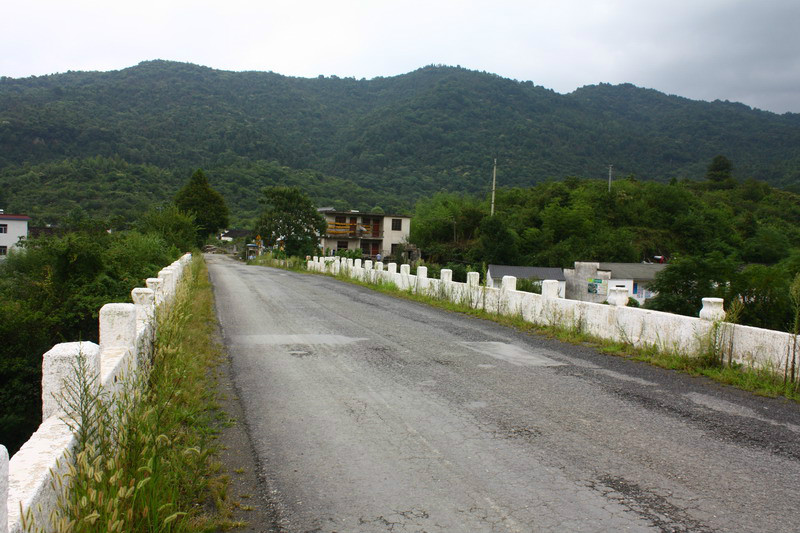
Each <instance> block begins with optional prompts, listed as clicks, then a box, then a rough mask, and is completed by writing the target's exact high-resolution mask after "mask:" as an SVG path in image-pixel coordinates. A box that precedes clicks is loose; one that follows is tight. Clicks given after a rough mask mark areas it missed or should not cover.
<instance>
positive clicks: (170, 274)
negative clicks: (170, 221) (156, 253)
mask: <svg viewBox="0 0 800 533" xmlns="http://www.w3.org/2000/svg"><path fill="white" fill-rule="evenodd" d="M191 259H192V256H191V254H186V255H184V256H183V257H181V258H180V259H178V260H177V261H175V262H174V263H172V264H171V265H170V266H168V267H166V268H164V269H162V270H161V271H160V272H159V273H158V277H157V278H149V279H147V281H146V285H147V288H136V289H133V291H131V297H132V299H133V303H111V304H106V305H104V306H103V307H102V308H101V309H100V317H99V328H100V344H99V345H97V344H95V343H93V342H67V343H62V344H56V345H55V346H53V348H51V349H50V350H49V351H48V352H47V353H45V354H44V356H43V361H42V419H43V421H42V424H41V425H40V426H39V429H37V430H36V432H35V433H34V434H33V435H32V436H31V438H30V439H28V441H27V442H26V443H25V444H23V445H22V447H21V448H20V449H19V451H18V452H17V453H15V454H14V456H13V457H12V458H11V460H10V461H9V458H8V452H7V450H6V448H5V447H4V446H2V445H0V533H22V531H23V529H22V517H23V515H24V514H27V513H28V512H30V513H32V515H33V517H34V520H35V522H36V523H37V524H38V525H39V526H40V527H41V526H42V525H44V524H47V523H49V518H50V513H51V511H52V510H54V509H55V507H56V505H57V503H58V498H59V496H60V494H59V492H58V491H56V490H55V489H54V488H53V485H54V484H52V483H51V482H52V481H53V480H54V479H55V478H56V476H58V475H61V474H64V473H65V472H66V471H67V470H68V468H69V465H68V464H67V459H68V454H69V453H70V452H71V451H72V450H73V448H74V446H75V445H76V443H77V441H76V437H75V435H73V433H72V431H71V430H70V428H69V426H68V425H67V423H66V422H65V421H64V418H65V412H64V402H63V401H61V400H60V398H62V396H63V394H62V393H63V391H64V390H65V386H66V384H67V383H68V380H69V378H70V377H71V376H73V375H74V373H75V364H76V361H77V358H78V356H79V355H82V356H83V357H84V360H85V361H86V363H87V367H88V370H89V372H90V373H91V375H93V376H94V377H96V383H97V384H98V385H97V386H99V387H102V388H103V389H104V390H105V391H107V392H109V393H110V394H111V395H114V393H115V392H117V391H118V389H119V387H120V386H121V384H122V379H121V378H123V377H124V376H125V374H126V373H127V372H130V371H132V370H135V369H136V368H137V367H138V366H139V364H140V359H139V358H140V357H149V356H150V354H151V352H152V348H153V345H152V342H153V338H154V333H155V327H156V322H155V310H156V308H157V307H158V306H160V305H162V304H165V303H169V302H171V301H172V299H173V298H174V296H175V292H176V289H177V286H178V282H179V281H180V279H181V277H182V276H183V273H184V271H185V269H186V266H187V265H188V264H189V262H190V261H191Z"/></svg>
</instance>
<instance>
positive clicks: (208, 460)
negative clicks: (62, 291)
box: [25, 258, 224, 533]
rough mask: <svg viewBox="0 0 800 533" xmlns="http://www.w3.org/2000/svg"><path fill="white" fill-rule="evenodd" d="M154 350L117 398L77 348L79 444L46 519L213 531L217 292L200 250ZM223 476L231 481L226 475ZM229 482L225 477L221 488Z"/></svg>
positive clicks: (71, 408) (74, 392)
mask: <svg viewBox="0 0 800 533" xmlns="http://www.w3.org/2000/svg"><path fill="white" fill-rule="evenodd" d="M157 320H158V330H157V334H156V336H155V348H154V351H153V354H152V358H145V363H144V365H143V367H140V369H139V370H138V371H136V372H131V373H130V374H129V376H130V377H128V378H127V379H125V380H124V381H123V383H122V384H121V388H120V391H119V392H118V393H117V397H116V400H115V401H113V402H112V401H111V398H110V396H109V395H108V394H107V393H103V392H100V391H99V390H98V387H97V386H96V384H95V383H93V382H92V380H91V379H87V378H86V376H87V375H88V374H87V372H86V368H85V365H84V362H83V361H82V360H81V359H80V358H79V359H78V362H77V364H76V377H75V380H74V382H73V384H71V385H70V387H69V390H70V392H69V394H68V395H67V397H65V398H64V402H65V404H66V405H65V407H66V410H67V411H68V412H71V413H72V415H70V420H69V423H70V424H72V425H74V427H75V429H76V430H77V433H76V434H77V435H78V446H77V447H76V449H75V451H74V453H73V457H72V461H71V463H72V466H70V467H69V470H68V473H67V474H66V475H65V476H63V477H61V478H57V479H56V480H55V484H57V485H65V486H66V487H67V490H66V491H65V496H64V497H63V498H62V499H61V500H60V501H59V503H58V507H57V509H56V511H55V512H54V513H53V514H52V515H51V517H50V524H49V525H48V526H47V527H39V526H37V525H35V524H32V523H30V516H29V517H28V518H29V520H28V523H27V524H26V525H25V526H26V531H42V532H43V531H47V532H63V533H71V532H75V533H94V532H96V533H101V532H103V533H106V532H109V533H110V532H159V533H160V532H164V533H166V532H184V531H186V532H188V531H214V530H217V528H218V527H219V523H218V522H217V517H216V516H215V514H216V512H215V511H214V509H213V506H209V505H204V502H206V501H208V500H211V499H213V497H212V496H213V495H211V492H213V490H214V489H215V488H216V489H217V490H219V482H220V479H219V478H218V477H215V476H216V472H217V470H218V468H219V465H218V464H217V463H216V461H215V459H214V451H215V448H214V433H215V429H214V428H215V419H216V418H217V417H218V415H219V413H218V411H217V410H216V398H215V394H216V393H215V391H216V388H215V386H214V384H213V379H214V378H213V375H212V373H211V372H210V371H209V369H210V368H212V367H214V366H215V365H216V364H217V363H218V362H219V361H220V357H221V353H222V352H221V349H220V347H219V345H218V344H216V343H215V342H214V339H213V335H214V331H215V329H214V328H215V318H214V314H213V296H212V293H211V289H210V284H209V281H208V276H207V271H206V268H205V264H204V263H203V261H202V259H200V258H196V259H195V260H194V261H193V262H192V264H191V267H190V268H189V269H188V271H187V273H186V275H185V277H184V281H183V282H182V283H181V286H180V288H179V290H178V294H177V296H176V298H175V301H174V303H173V304H172V306H171V307H170V308H169V309H167V310H162V311H161V312H159V313H158V317H157ZM223 485H224V484H223ZM222 490H224V487H223V488H222Z"/></svg>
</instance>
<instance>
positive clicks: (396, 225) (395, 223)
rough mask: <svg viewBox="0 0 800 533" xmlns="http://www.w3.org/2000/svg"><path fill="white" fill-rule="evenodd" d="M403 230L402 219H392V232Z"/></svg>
mask: <svg viewBox="0 0 800 533" xmlns="http://www.w3.org/2000/svg"><path fill="white" fill-rule="evenodd" d="M402 229H403V219H402V218H393V219H392V231H402Z"/></svg>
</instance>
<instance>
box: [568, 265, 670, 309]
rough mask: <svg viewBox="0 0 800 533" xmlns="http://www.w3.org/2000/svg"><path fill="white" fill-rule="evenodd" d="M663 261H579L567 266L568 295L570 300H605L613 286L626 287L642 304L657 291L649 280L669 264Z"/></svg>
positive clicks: (632, 296) (615, 287)
mask: <svg viewBox="0 0 800 533" xmlns="http://www.w3.org/2000/svg"><path fill="white" fill-rule="evenodd" d="M666 266H667V265H666V264H662V263H592V262H579V261H576V262H575V268H565V269H564V277H565V278H566V297H567V298H569V299H570V300H581V301H584V302H595V303H602V302H604V301H606V299H607V298H608V295H609V291H610V290H611V289H625V290H626V291H627V293H628V296H629V297H630V298H633V299H635V300H636V301H638V302H639V303H640V304H643V303H645V302H646V301H647V300H648V299H649V298H652V297H653V296H655V294H654V293H653V292H652V291H651V290H650V289H649V284H650V283H651V282H652V281H653V280H654V279H655V277H656V274H657V273H659V272H660V271H662V270H664V268H666Z"/></svg>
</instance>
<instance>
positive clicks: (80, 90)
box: [0, 61, 800, 217]
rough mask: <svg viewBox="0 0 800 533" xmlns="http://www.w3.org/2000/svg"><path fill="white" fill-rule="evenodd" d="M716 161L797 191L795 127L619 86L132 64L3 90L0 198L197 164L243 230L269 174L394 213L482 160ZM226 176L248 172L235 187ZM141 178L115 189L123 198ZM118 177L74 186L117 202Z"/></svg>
mask: <svg viewBox="0 0 800 533" xmlns="http://www.w3.org/2000/svg"><path fill="white" fill-rule="evenodd" d="M717 154H724V155H725V156H726V157H728V159H730V160H731V161H732V162H733V165H734V169H735V170H734V174H735V175H736V176H737V177H740V178H745V177H753V178H757V179H762V180H765V181H767V182H769V183H770V184H772V185H776V186H784V187H785V186H798V185H800V115H798V114H785V115H776V114H774V113H770V112H765V111H759V110H754V109H751V108H749V107H747V106H745V105H742V104H737V103H730V102H719V101H717V102H711V103H708V102H699V101H692V100H689V99H686V98H680V97H676V96H668V95H665V94H663V93H659V92H658V91H655V90H651V89H641V88H638V87H635V86H633V85H617V86H612V85H607V84H601V85H595V86H588V87H583V88H581V89H578V90H576V91H574V92H573V93H570V94H567V95H560V94H557V93H555V92H554V91H551V90H548V89H545V88H543V87H540V86H536V85H534V84H533V83H531V82H518V81H514V80H509V79H505V78H502V77H499V76H496V75H493V74H488V73H483V72H475V71H470V70H466V69H462V68H457V67H444V66H428V67H424V68H421V69H419V70H416V71H414V72H411V73H408V74H404V75H401V76H395V77H389V78H376V79H372V80H356V79H353V78H337V77H319V78H312V79H306V78H292V77H287V76H282V75H279V74H275V73H272V72H228V71H220V70H214V69H210V68H206V67H201V66H196V65H192V64H186V63H175V62H168V61H147V62H144V63H141V64H139V65H137V66H135V67H131V68H127V69H124V70H120V71H113V72H68V73H65V74H56V75H50V76H40V77H31V78H24V79H11V78H0V186H5V184H8V183H9V180H12V181H14V183H15V184H16V186H19V185H20V183H21V182H20V180H21V179H22V178H20V176H21V175H25V173H26V172H28V171H29V167H31V166H37V165H38V167H37V169H38V170H37V172H39V174H43V175H44V178H43V179H39V181H35V180H34V181H29V182H28V183H27V184H24V180H23V181H22V183H23V184H24V185H26V186H27V187H28V189H27V190H26V193H25V197H26V200H25V201H24V202H23V201H22V200H16V199H17V198H18V196H17V193H10V192H8V191H6V192H5V193H4V192H2V191H0V202H3V201H5V202H6V203H12V204H13V202H15V201H16V202H17V203H18V204H22V205H19V207H20V208H26V209H29V210H30V209H32V207H31V206H28V205H26V204H27V202H29V201H35V198H36V197H37V191H36V190H33V189H32V188H35V187H37V186H42V187H46V186H47V182H48V179H47V172H48V171H47V168H50V167H51V166H52V165H56V166H57V167H58V168H61V169H62V170H63V165H65V164H67V165H68V164H69V163H68V162H65V160H72V161H73V163H75V161H78V163H77V165H78V166H81V165H86V160H87V159H88V158H95V157H96V156H101V159H102V158H105V159H110V160H114V161H116V162H117V163H115V164H114V165H116V166H119V165H123V166H124V165H131V167H130V168H136V169H139V170H138V172H139V174H140V175H141V174H142V173H143V172H144V173H146V174H148V175H150V174H152V176H153V177H154V178H153V179H155V178H156V177H158V176H160V178H159V181H158V184H157V186H156V187H152V186H146V185H145V186H143V187H144V189H143V190H146V191H148V194H150V196H152V197H153V198H161V197H164V196H168V195H169V194H171V192H173V191H174V190H175V189H177V187H178V186H180V184H181V183H182V182H183V181H184V180H185V179H187V178H188V176H189V174H190V173H191V170H192V169H194V168H197V167H203V168H204V169H206V170H207V173H208V175H209V177H210V179H211V181H212V185H214V186H217V187H219V188H220V189H227V190H228V191H229V192H230V193H231V194H233V198H231V199H229V201H231V203H232V208H233V212H234V217H236V216H237V215H238V216H240V217H247V216H252V214H253V212H254V209H255V208H256V204H255V202H254V200H253V198H254V195H255V194H256V193H257V189H258V188H259V187H260V186H263V185H264V184H269V183H270V181H275V180H276V179H277V180H278V181H280V180H279V177H276V176H275V174H274V172H273V173H272V178H269V177H268V176H267V174H269V173H270V172H272V171H274V170H275V169H283V170H282V171H281V172H289V173H292V175H293V176H294V178H295V180H296V181H299V182H300V184H301V185H305V184H306V181H307V182H308V185H309V187H310V188H311V191H312V193H313V194H314V195H315V197H316V198H317V199H318V200H319V201H322V200H323V198H324V200H325V201H326V203H328V204H332V203H333V204H336V203H338V204H345V203H348V204H350V205H351V206H353V207H356V206H357V205H361V206H362V207H372V206H374V205H376V204H380V205H381V206H382V207H384V208H391V209H393V210H394V209H406V210H407V209H408V208H410V207H411V206H412V205H413V202H414V201H415V200H416V199H417V198H420V197H422V196H426V195H429V194H431V193H433V192H436V191H440V190H447V191H468V192H477V191H482V190H486V188H487V187H488V183H489V176H490V174H491V162H492V158H493V157H497V158H498V165H499V167H498V179H499V182H500V183H501V184H503V185H506V186H509V185H510V186H530V185H533V184H535V183H538V182H541V181H545V180H547V179H550V178H556V179H561V178H563V177H565V176H568V175H578V176H583V177H602V176H603V175H604V174H605V173H606V170H605V169H606V168H607V165H609V164H613V165H614V168H615V172H616V173H617V174H618V175H628V174H635V175H636V176H637V177H638V178H640V179H654V180H659V181H666V180H668V179H670V178H672V177H678V178H681V177H688V178H700V177H702V175H703V173H704V170H705V167H706V165H708V163H709V162H710V161H711V159H712V158H713V157H714V156H715V155H717ZM95 161H96V160H95ZM26 165H27V166H26ZM101 166H102V165H101ZM106 166H107V164H106ZM26 169H28V170H26ZM142 169H147V170H142ZM237 169H238V170H237ZM265 169H267V170H265ZM269 169H272V171H270V170H269ZM114 172H118V169H115V170H114ZM69 174H70V172H62V173H61V175H62V176H63V175H69ZM100 174H102V173H100ZM123 174H124V172H123ZM240 174H241V175H247V176H249V178H247V180H245V181H247V184H246V185H245V184H243V183H238V182H237V180H238V179H239V178H238V177H237V175H240ZM115 175H116V174H115ZM156 175H158V176H156ZM215 176H219V178H220V180H217V179H216V178H215ZM98 179H101V178H98ZM149 179H150V178H148V179H136V180H133V181H131V182H129V183H128V184H127V189H129V190H128V193H130V194H134V190H135V189H136V187H137V186H138V185H137V183H141V184H146V183H147V182H148V180H149ZM222 179H224V183H223V182H221V180H222ZM84 181H85V180H84ZM125 181H126V180H118V183H117V185H114V184H113V183H112V184H109V183H108V182H107V181H103V182H102V183H100V184H98V183H90V184H88V185H87V184H84V185H81V184H80V183H77V182H76V183H75V184H74V186H75V187H78V188H80V187H86V186H88V187H90V188H92V187H93V188H94V189H98V190H99V189H104V188H107V187H112V188H114V189H115V190H116V188H117V186H118V187H122V188H123V189H124V187H125V185H124V183H125ZM15 190H17V189H15ZM123 192H124V191H123ZM224 192H225V191H224V190H223V193H224ZM4 194H5V196H6V198H3V195H4ZM123 197H124V195H123ZM120 202H122V203H124V200H120ZM78 203H80V202H78ZM237 209H238V213H237Z"/></svg>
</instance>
